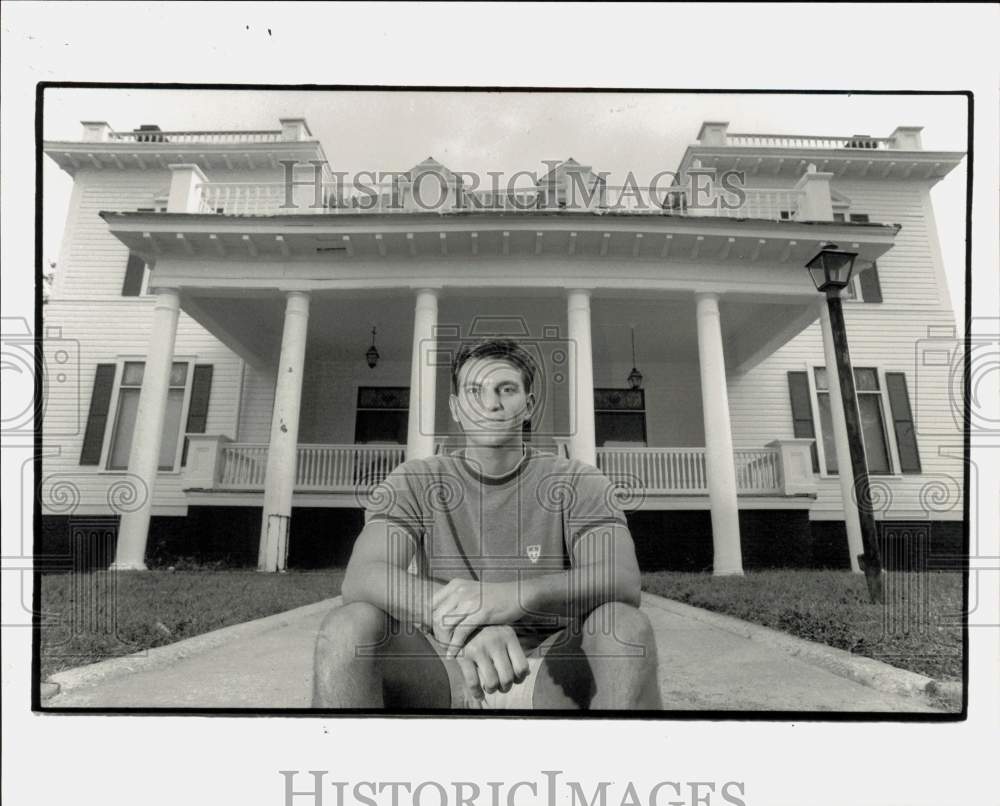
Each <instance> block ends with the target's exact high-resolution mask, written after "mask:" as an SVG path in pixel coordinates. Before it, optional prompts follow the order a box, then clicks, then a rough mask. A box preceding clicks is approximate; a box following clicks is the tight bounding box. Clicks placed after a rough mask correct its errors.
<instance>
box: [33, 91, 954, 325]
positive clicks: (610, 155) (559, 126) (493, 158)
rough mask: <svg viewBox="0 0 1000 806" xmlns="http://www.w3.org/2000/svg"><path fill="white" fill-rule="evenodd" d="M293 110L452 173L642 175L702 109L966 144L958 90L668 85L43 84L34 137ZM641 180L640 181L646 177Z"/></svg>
mask: <svg viewBox="0 0 1000 806" xmlns="http://www.w3.org/2000/svg"><path fill="white" fill-rule="evenodd" d="M280 117H304V118H306V119H307V120H308V122H309V126H310V128H311V130H312V133H313V135H314V136H315V137H317V138H318V139H319V140H320V141H321V142H322V144H323V148H324V149H325V151H326V155H327V158H328V159H329V161H330V163H331V166H332V167H333V169H334V170H340V171H346V172H348V173H355V172H357V171H362V170H375V171H396V170H406V169H408V168H410V167H412V166H413V165H414V164H416V163H417V162H419V161H420V160H422V159H424V158H425V157H427V156H431V155H433V156H434V157H436V158H437V159H438V160H440V161H441V162H442V163H444V164H445V165H447V166H448V167H449V168H451V169H453V170H461V171H473V172H477V173H485V172H486V171H503V172H506V173H512V172H514V171H518V170H536V171H539V172H543V171H544V166H543V165H542V160H551V159H565V158H566V157H570V156H572V157H574V158H575V159H576V160H577V161H579V162H581V163H584V164H588V165H592V166H593V167H594V169H595V170H597V171H608V172H610V173H611V179H610V180H609V181H610V182H611V183H612V184H614V183H615V181H619V182H620V181H621V180H622V179H623V178H624V176H625V174H627V172H628V171H632V172H633V173H634V174H635V175H636V177H637V178H638V179H639V182H640V184H643V183H644V180H643V177H652V176H653V175H654V174H655V173H657V172H659V171H663V170H674V169H676V167H677V165H678V163H679V162H680V159H681V156H682V155H683V153H684V149H685V147H686V146H688V145H690V144H692V143H693V142H694V141H695V138H696V137H697V134H698V129H699V127H700V125H701V123H702V121H705V120H724V121H729V122H730V127H729V130H730V131H731V132H749V133H767V134H800V135H828V136H848V135H852V134H870V135H872V136H875V137H886V136H888V135H889V134H891V132H892V131H893V129H894V128H895V127H896V126H903V125H907V126H923V127H924V131H923V145H924V149H925V150H946V151H965V150H966V143H967V127H966V121H967V109H966V101H965V98H964V97H961V96H900V95H799V94H796V95H739V94H734V95H730V94H694V93H691V94H679V93H648V94H639V93H622V94H606V93H586V92H578V93H558V94H556V93H517V92H496V93H484V92H384V91H383V92H379V91H366V92H350V91H322V92H320V91H316V92H309V91H267V92H261V91H231V90H226V91H221V90H220V91H208V90H99V89H73V90H47V91H46V93H45V118H44V132H45V139H46V140H79V139H80V136H81V126H80V121H81V120H105V121H107V122H108V123H110V124H111V127H112V128H113V129H116V130H122V131H129V130H131V129H133V128H135V127H137V126H138V125H140V124H143V123H156V124H159V126H160V127H161V128H162V129H165V130H192V129H194V130H204V129H276V128H278V118H280ZM45 163H46V167H45V180H44V188H45V231H44V241H43V243H44V250H45V258H46V260H55V259H56V258H57V256H58V252H59V242H60V239H61V237H62V229H63V222H64V221H65V215H66V207H67V204H68V200H69V192H70V189H71V180H70V178H69V177H68V176H67V175H66V174H64V173H63V172H62V171H60V170H59V169H58V168H57V167H56V166H55V165H54V164H53V163H52V162H51V161H50V160H48V159H46V161H45ZM645 181H648V179H647V180H645ZM965 181H966V175H965V161H963V163H962V164H961V165H960V166H959V167H958V168H956V169H955V170H953V171H952V172H951V174H949V175H948V176H947V177H946V178H945V179H944V180H942V181H941V182H939V183H938V185H937V186H936V187H935V189H934V190H933V191H932V199H933V202H934V209H935V213H936V215H937V222H938V227H939V231H940V236H941V246H942V251H943V254H944V262H945V271H946V273H947V275H948V284H949V288H950V291H951V296H952V302H953V305H954V307H955V308H956V315H957V316H961V315H962V314H961V311H962V305H963V298H964V271H965V268H964V249H965V235H964V233H965Z"/></svg>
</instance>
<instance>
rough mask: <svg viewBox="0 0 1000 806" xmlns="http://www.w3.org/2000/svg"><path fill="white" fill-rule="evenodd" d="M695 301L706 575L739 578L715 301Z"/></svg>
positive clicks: (703, 296)
mask: <svg viewBox="0 0 1000 806" xmlns="http://www.w3.org/2000/svg"><path fill="white" fill-rule="evenodd" d="M696 299H697V318H698V362H699V366H700V368H701V408H702V414H703V416H704V419H705V465H706V468H705V470H706V473H707V475H708V500H709V504H710V506H711V508H712V548H713V561H712V573H714V574H715V575H717V576H721V575H731V574H742V573H743V555H742V551H741V548H740V511H739V504H738V502H737V498H736V463H735V460H734V458H733V431H732V425H731V424H730V422H729V391H728V388H727V386H726V362H725V357H724V355H723V351H722V324H721V321H720V318H719V297H718V295H716V294H713V293H700V294H698V295H697V296H696Z"/></svg>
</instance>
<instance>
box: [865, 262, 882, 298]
mask: <svg viewBox="0 0 1000 806" xmlns="http://www.w3.org/2000/svg"><path fill="white" fill-rule="evenodd" d="M860 282H861V299H862V300H863V301H864V302H881V301H882V286H881V284H880V283H879V281H878V266H877V265H876V264H874V263H872V265H871V268H868V269H865V270H864V271H863V272H861V275H860Z"/></svg>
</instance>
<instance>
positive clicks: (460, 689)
mask: <svg viewBox="0 0 1000 806" xmlns="http://www.w3.org/2000/svg"><path fill="white" fill-rule="evenodd" d="M561 633H562V631H561V630H556V631H555V632H551V633H547V634H526V635H518V639H519V640H520V642H521V649H523V650H524V656H525V658H526V659H527V661H528V676H527V677H526V678H525V679H524V680H522V681H521V682H520V683H515V684H514V685H512V686H511V687H510V691H508V692H507V693H506V694H505V693H504V692H502V691H500V689H497V690H496V691H494V692H493V693H492V694H491V693H489V692H484V695H485V696H484V698H483V699H481V700H477V699H476V698H475V697H473V696H472V692H471V691H469V688H468V686H467V685H466V684H465V677H464V676H463V675H462V669H461V667H459V665H458V660H457V659H455V658H447V657H445V654H444V648H442V647H441V645H440V644H438V642H437V641H435V640H433V638H431V637H430V636H428V638H429V640H428V643H429V644H430V645H431V646H433V647H434V649H435V650H436V651H437V652H438V656H439V657H440V658H441V662H442V663H443V664H444V667H445V669H446V670H447V671H448V683H449V685H450V686H451V707H452V708H454V709H456V710H466V709H473V710H479V709H483V710H503V711H513V710H518V709H522V710H529V709H531V708H532V707H533V702H532V700H533V693H534V689H535V681H536V680H537V679H538V669H539V667H540V666H541V665H542V659H543V658H544V657H545V653H546V652H548V650H549V649H550V648H551V647H552V645H553V644H554V643H555V642H556V641H557V640H558V639H559V636H560V634H561Z"/></svg>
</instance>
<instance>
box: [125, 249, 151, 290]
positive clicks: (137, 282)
mask: <svg viewBox="0 0 1000 806" xmlns="http://www.w3.org/2000/svg"><path fill="white" fill-rule="evenodd" d="M145 273H146V261H145V260H143V259H142V258H141V257H139V256H138V255H133V254H132V253H131V252H130V253H129V256H128V265H127V266H125V282H124V283H122V296H123V297H137V296H139V294H140V293H141V292H142V277H143V275H144V274H145Z"/></svg>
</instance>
